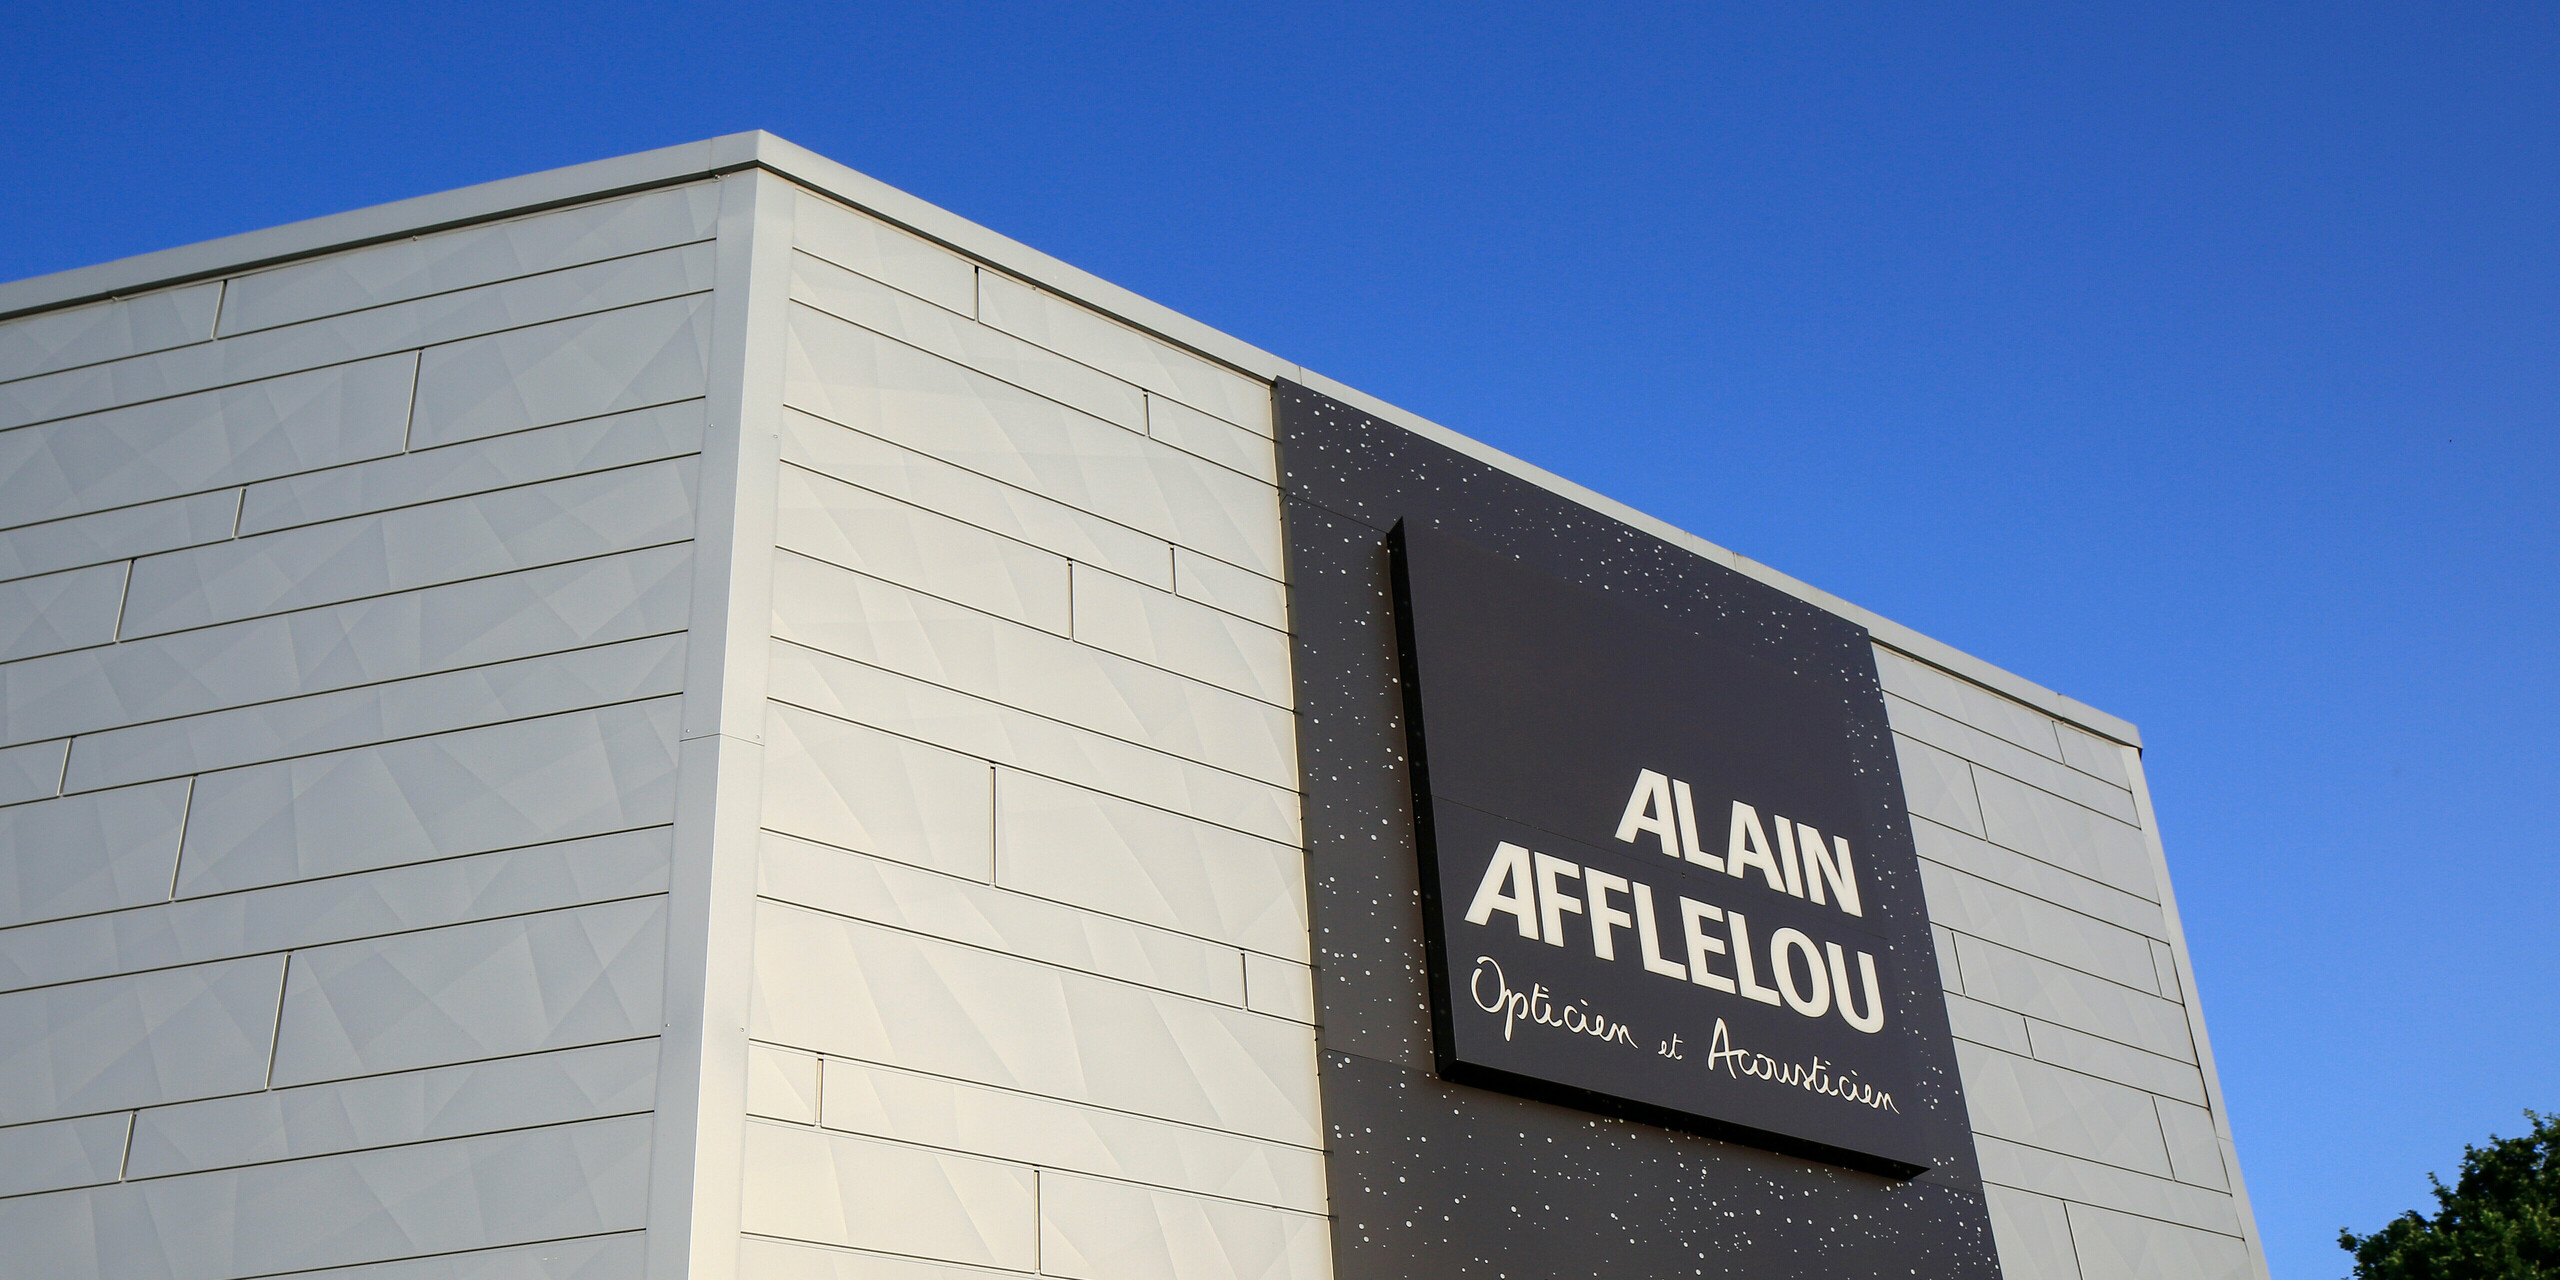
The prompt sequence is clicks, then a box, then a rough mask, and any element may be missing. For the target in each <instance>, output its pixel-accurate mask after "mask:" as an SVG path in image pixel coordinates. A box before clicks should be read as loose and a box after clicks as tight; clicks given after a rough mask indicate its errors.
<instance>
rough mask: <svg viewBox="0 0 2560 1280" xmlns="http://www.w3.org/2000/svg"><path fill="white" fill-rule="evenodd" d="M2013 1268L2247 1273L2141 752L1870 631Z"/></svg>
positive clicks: (2075, 1273) (2234, 1191) (2013, 1274)
mask: <svg viewBox="0 0 2560 1280" xmlns="http://www.w3.org/2000/svg"><path fill="white" fill-rule="evenodd" d="M1876 666H1877V670H1878V673H1879V674H1880V675H1881V676H1882V677H1883V680H1884V687H1885V706H1886V710H1887V712H1888V713H1889V714H1890V716H1891V718H1892V721H1893V727H1894V747H1895V750H1896V751H1897V752H1898V753H1899V754H1900V756H1901V759H1902V769H1903V779H1904V786H1905V789H1906V791H1907V792H1908V793H1909V799H1910V805H1911V813H1912V818H1911V825H1912V834H1913V836H1914V838H1915V839H1916V841H1917V843H1918V845H1919V849H1920V858H1921V863H1920V872H1921V879H1922V882H1923V883H1924V885H1925V886H1926V889H1927V894H1928V901H1929V918H1930V920H1931V922H1932V923H1933V924H1934V925H1935V927H1936V928H1937V930H1938V933H1939V962H1940V967H1941V969H1942V970H1943V971H1944V977H1945V980H1946V984H1947V993H1948V994H1947V1013H1948V1020H1949V1022H1950V1023H1951V1024H1952V1026H1953V1027H1954V1030H1955V1034H1956V1051H1957V1052H1956V1059H1957V1063H1958V1065H1959V1067H1960V1069H1961V1070H1962V1072H1963V1074H1964V1092H1965V1106H1966V1108H1967V1109H1968V1110H1969V1111H1970V1112H1971V1114H1972V1116H1973V1127H1974V1132H1975V1133H1976V1134H1977V1135H1978V1146H1979V1149H1980V1152H1981V1157H1982V1176H1983V1180H1984V1182H1985V1183H1986V1184H1988V1185H1987V1193H1988V1195H1989V1198H1990V1203H1991V1223H1992V1231H1993V1235H1994V1237H1995V1238H1996V1240H1997V1242H1998V1244H1999V1247H2000V1261H2001V1269H2002V1270H2003V1272H2004V1273H2006V1274H2007V1275H2008V1276H2009V1277H2010V1280H2119V1278H2120V1277H2144V1278H2145V1280H2149V1278H2151V1277H2158V1278H2159V1280H2171V1278H2172V1277H2176V1278H2180V1280H2218V1278H2226V1277H2227V1278H2230V1280H2243V1278H2245V1277H2249V1276H2252V1275H2261V1276H2262V1275H2264V1274H2265V1263H2264V1261H2263V1260H2262V1259H2259V1258H2256V1257H2254V1256H2253V1255H2254V1253H2255V1247H2254V1243H2253V1241H2252V1240H2251V1239H2250V1234H2251V1232H2252V1231H2253V1230H2254V1228H2253V1227H2252V1226H2251V1224H2250V1223H2251V1220H2250V1217H2249V1214H2248V1208H2247V1205H2246V1203H2245V1201H2244V1200H2243V1198H2242V1197H2241V1195H2240V1193H2239V1191H2238V1174H2237V1167H2236V1164H2234V1163H2232V1162H2231V1159H2230V1150H2231V1148H2230V1143H2229V1139H2230V1134H2229V1129H2228V1126H2227V1125H2225V1124H2222V1123H2220V1122H2219V1120H2218V1116H2217V1113H2216V1111H2215V1110H2211V1109H2208V1106H2207V1104H2208V1103H2212V1104H2215V1105H2216V1106H2217V1107H2218V1104H2219V1102H2220V1099H2219V1098H2218V1097H2217V1096H2216V1095H2215V1086H2214V1084H2213V1082H2212V1080H2211V1076H2210V1071H2211V1057H2210V1054H2209V1052H2206V1051H2204V1049H2203V1045H2204V1041H2203V1038H2202V1027H2203V1022H2202V1019H2201V1018H2199V1017H2198V1016H2197V1015H2196V1014H2195V1011H2194V1008H2193V1005H2192V1002H2191V1000H2190V999H2189V997H2188V990H2189V980H2188V979H2186V978H2185V977H2183V976H2182V973H2183V972H2184V971H2185V968H2186V966H2185V965H2184V963H2183V954H2184V950H2185V946H2186V943H2185V939H2184V937H2183V936H2182V935H2181V933H2180V931H2179V929H2178V925H2177V920H2176V916H2175V910H2174V908H2173V907H2169V906H2166V905H2164V904H2167V903H2169V902H2171V901H2172V899H2171V898H2170V896H2169V892H2168V883H2167V875H2166V868H2165V865H2164V864H2163V863H2162V862H2161V860H2160V858H2159V855H2158V852H2157V851H2158V847H2159V845H2158V837H2157V834H2156V833H2155V832H2151V831H2148V830H2146V825H2147V823H2148V820H2149V817H2150V804H2149V800H2148V797H2147V796H2144V795H2143V794H2142V791H2141V788H2142V783H2141V779H2140V773H2139V765H2138V763H2136V761H2137V760H2138V753H2136V752H2135V751H2134V750H2133V749H2132V748H2130V747H2121V746H2118V745H2117V744H2115V743H2112V742H2107V741H2105V740H2103V739H2100V738H2097V737H2095V736H2093V735H2091V734H2089V733H2086V732H2084V731H2082V730H2081V729H2079V728H2077V727H2076V726H2073V725H2069V724H2064V723H2062V722H2060V721H2057V720H2055V719H2053V718H2052V717H2050V716H2047V715H2045V714H2044V713H2042V712H2040V711H2036V710H2034V709H2032V708H2029V707H2027V706H2025V705H2024V704H2022V703H2018V702H2014V701H2011V700H2009V699H2007V698H2004V697H2001V696H2000V695H1998V694H1996V693H1993V692H1991V691H1990V690H1987V689H1984V688H1982V687H1981V686H1979V685H1976V684H1972V683H1970V682H1968V681H1964V680H1961V679H1958V678H1956V677H1954V676H1951V675H1948V674H1946V673H1945V672H1943V671H1940V670H1938V669H1936V668H1934V667H1930V666H1927V665H1925V664H1923V663H1920V662H1916V661H1913V660H1912V659H1910V658H1908V657H1905V656H1904V655H1902V654H1899V653H1896V652H1894V651H1893V650H1891V649H1886V648H1882V647H1879V648H1878V649H1877V650H1876Z"/></svg>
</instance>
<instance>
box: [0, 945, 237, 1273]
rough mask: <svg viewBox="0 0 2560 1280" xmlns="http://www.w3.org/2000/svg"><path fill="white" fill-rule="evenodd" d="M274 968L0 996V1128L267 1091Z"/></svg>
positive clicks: (201, 971)
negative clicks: (256, 1090)
mask: <svg viewBox="0 0 2560 1280" xmlns="http://www.w3.org/2000/svg"><path fill="white" fill-rule="evenodd" d="M283 969H284V957H283V956H256V957H252V958H250V959H247V960H233V961H229V962H227V963H223V964H209V965H198V966H195V967H193V968H187V969H162V970H158V971H156V972H152V973H142V974H135V975H132V976H130V977H120V978H104V979H101V980H99V981H96V982H78V983H72V984H70V985H68V986H60V987H44V988H40V989H38V990H34V991H20V992H16V993H14V994H10V995H5V996H0V1124H26V1123H30V1122H32V1121H37V1120H50V1119H53V1118H55V1117H57V1116H71V1115H80V1114H83V1113H86V1112H96V1111H107V1110H112V1109H115V1108H119V1107H133V1106H148V1105H151V1104H153V1103H159V1102H184V1101H187V1100H190V1099H194V1098H205V1097H212V1096H214V1095H216V1094H224V1093H239V1092H242V1091H244V1090H250V1089H258V1088H263V1087H265V1084H266V1079H267V1060H268V1058H269V1056H270V1052H271V1050H272V1047H273V1045H274V1043H275V1028H276V992H277V990H278V984H279V982H280V981H281V979H282V978H283ZM8 1238H9V1236H8V1234H7V1233H6V1232H5V1231H0V1240H5V1239H8ZM63 1274H71V1273H63Z"/></svg>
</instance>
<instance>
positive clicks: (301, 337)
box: [0, 246, 711, 428]
mask: <svg viewBox="0 0 2560 1280" xmlns="http://www.w3.org/2000/svg"><path fill="white" fill-rule="evenodd" d="M710 285H711V254H710V252H709V251H708V246H694V247H690V248H682V249H664V250H660V251H658V252H656V253H644V254H639V255H636V256H634V257H629V258H616V259H614V260H612V261H610V262H599V263H593V264H590V265H588V266H583V267H572V268H570V269H568V270H566V271H554V272H550V273H548V274H545V275H539V276H526V277H523V278H521V279H516V280H509V281H504V282H501V283H498V284H493V285H485V286H482V287H480V288H477V289H464V290H460V291H458V292H454V293H446V294H437V295H435V296H432V297H426V298H419V299H416V300H414V301H410V302H402V303H396V304H393V305H391V306H387V307H375V308H373V309H371V310H367V311H358V312H353V313H351V314H349V315H344V316H335V317H331V318H329V319H325V320H316V321H312V322H310V323H307V324H296V325H286V326H284V327H283V328H279V329H267V330H262V331H260V332H257V333H251V334H243V335H242V336H240V337H237V338H224V339H221V340H219V341H215V342H203V343H197V344H195V345H193V346H186V347H178V348H174V349H172V350H169V351H164V352H161V353H159V354H157V355H145V356H135V357H132V358H130V359H125V360H117V361H112V362H110V363H107V364H100V365H91V366H89V367H87V368H82V369H70V370H65V371H64V372H61V373H53V374H46V375H44V376H42V377H36V378H28V379H25V380H23V381H20V382H11V383H0V428H6V427H14V426H18V425H21V424H24V423H30V422H43V421H47V420H50V419H53V418H67V417H70V416H72V415H74V414H82V413H91V412H95V411H97V410H100V409H107V408H112V407H114V406H117V405H130V404H140V403H141V402H143V401H146V400H159V399H164V398H166V397H169V396H178V395H185V394H188V393H190V392H195V391H203V390H207V389H209V388H214V387H223V386H228V385H230V384H233V383H243V382H254V381H256V380H258V379H261V378H273V377H276V376H277V375H279V374H286V373H293V372H295V371H297V370H305V369H318V368H321V367H322V366H325V365H338V364H344V363H347V362H349V361H356V360H364V359H368V358H370V357H373V356H378V355H383V354H385V353H388V352H395V351H405V350H408V349H410V348H413V347H422V346H433V345H436V344H439V343H446V342H454V341H458V340H460V339H463V338H469V337H473V336H475V335H478V334H484V333H494V332H497V331H499V330H502V329H513V328H519V327H522V326H525V325H532V324H540V323H543V322H545V321H549V320H557V319H561V318H563V317H566V316H574V315H581V314H585V313H587V312H593V311H605V310H610V309H612V308H616V307H627V306H630V305H632V304H633V303H638V302H647V301H650V300H652V299H657V298H667V297H673V296H675V295H678V294H684V293H692V292H695V291H697V290H701V289H706V288H709V287H710Z"/></svg>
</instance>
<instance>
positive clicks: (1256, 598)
mask: <svg viewBox="0 0 2560 1280" xmlns="http://www.w3.org/2000/svg"><path fill="white" fill-rule="evenodd" d="M1105 567H1106V568H1107V567H1109V566H1105ZM1123 576H1126V575H1123ZM1140 580H1141V581H1144V579H1140ZM1173 593H1174V594H1175V595H1178V596H1181V597H1182V598H1183V599H1185V600H1197V601H1199V602H1200V603H1202V604H1205V605H1208V606H1209V607H1210V608H1213V609H1223V610H1225V611H1226V612H1228V613H1232V614H1234V615H1235V616H1237V617H1239V618H1243V619H1246V620H1247V621H1251V622H1259V623H1261V624H1262V625H1264V626H1266V627H1269V628H1271V629H1272V630H1274V631H1286V630H1288V629H1289V589H1288V587H1286V586H1285V585H1283V584H1281V583H1279V582H1277V581H1274V580H1273V579H1270V578H1266V577H1264V576H1262V575H1261V574H1258V573H1254V572H1251V571H1249V570H1245V569H1239V568H1237V567H1235V566H1234V565H1231V564H1228V563H1227V562H1226V561H1224V560H1217V559H1212V558H1211V557H1208V556H1204V555H1201V554H1200V553H1199V552H1196V551H1193V550H1191V549H1190V548H1188V547H1175V548H1174V549H1173Z"/></svg>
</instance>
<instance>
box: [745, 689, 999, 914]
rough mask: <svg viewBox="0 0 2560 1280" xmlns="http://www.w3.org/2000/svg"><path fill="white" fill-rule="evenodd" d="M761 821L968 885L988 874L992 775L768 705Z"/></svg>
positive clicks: (893, 739) (955, 758) (982, 767)
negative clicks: (965, 881)
mask: <svg viewBox="0 0 2560 1280" xmlns="http://www.w3.org/2000/svg"><path fill="white" fill-rule="evenodd" d="M765 748H766V751H765V765H764V823H765V825H766V826H768V827H770V828H772V829H773V830H776V831H785V832H789V833H791V834H792V835H796V836H803V837H806V838H808V839H811V840H816V841H819V842H821V843H825V844H831V845H835V846H837V847H839V848H844V849H854V850H859V851H861V852H863V853H870V854H877V855H879V856H880V857H883V858H895V859H897V860H898V861H900V862H905V863H911V864H913V865H916V866H920V867H930V868H932V869H934V870H936V871H942V872H946V873H948V874H951V875H955V876H965V877H967V878H969V879H971V880H979V881H984V880H987V879H990V878H991V877H992V876H993V874H994V857H995V827H994V818H993V816H992V815H993V812H994V804H995V801H994V795H995V771H994V769H993V768H991V767H990V766H989V765H988V764H987V763H986V762H985V761H983V760H973V759H971V758H969V757H967V756H962V755H956V754H954V753H952V752H949V751H944V750H942V749H940V748H938V747H932V746H927V745H925V744H924V743H921V742H916V741H914V740H912V739H908V738H901V737H897V736H896V735H893V734H887V733H882V732H880V731H879V730H877V729H869V728H865V727H863V726H861V725H857V724H848V723H846V722H844V721H842V720H838V719H835V718H833V717H831V716H822V715H816V714H813V713H811V712H807V711H802V710H800V709H799V708H797V707H792V706H786V705H782V704H775V705H774V706H773V707H771V708H769V709H768V710H767V711H766V713H765Z"/></svg>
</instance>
